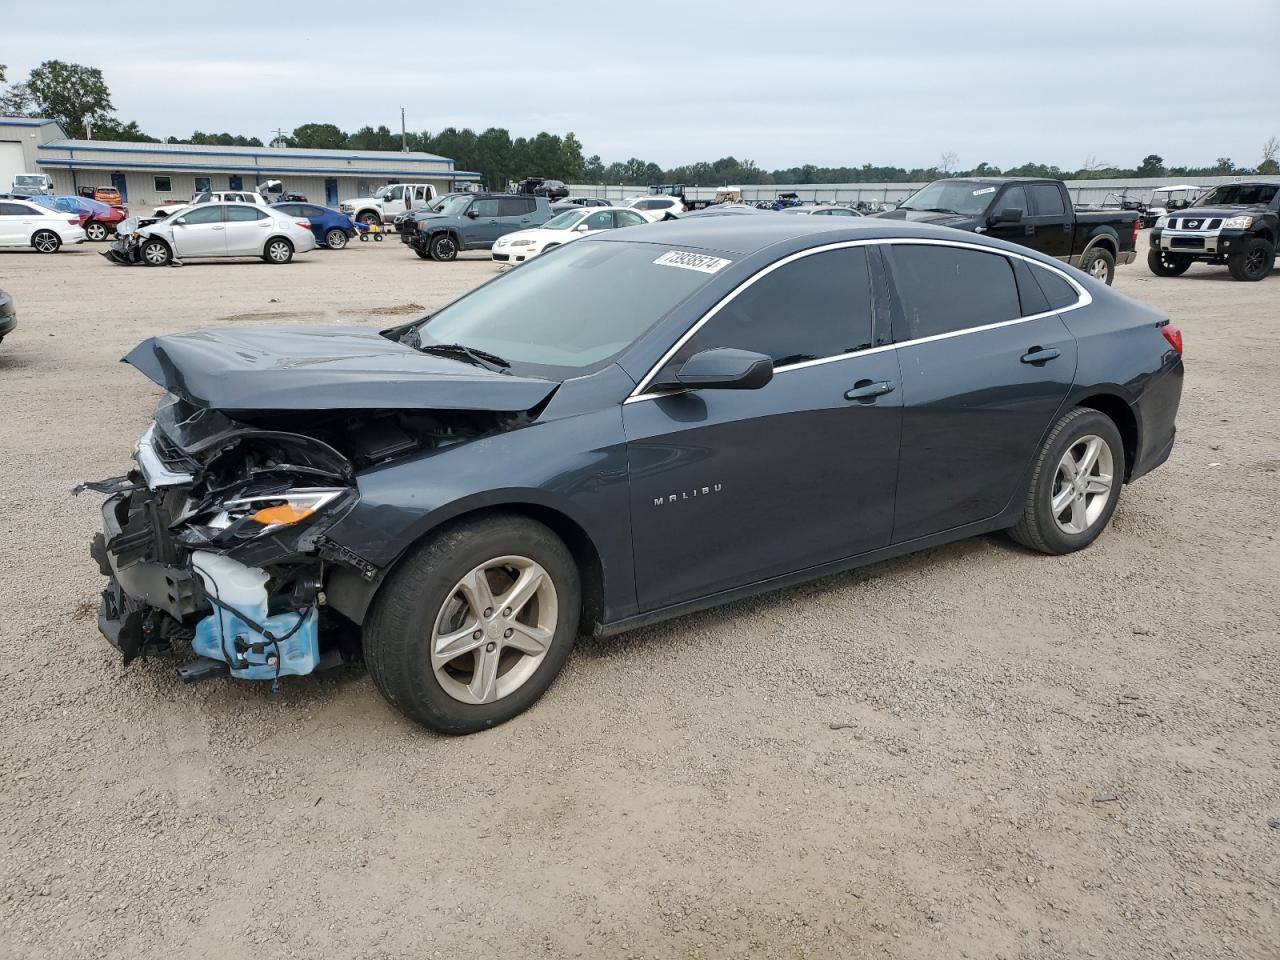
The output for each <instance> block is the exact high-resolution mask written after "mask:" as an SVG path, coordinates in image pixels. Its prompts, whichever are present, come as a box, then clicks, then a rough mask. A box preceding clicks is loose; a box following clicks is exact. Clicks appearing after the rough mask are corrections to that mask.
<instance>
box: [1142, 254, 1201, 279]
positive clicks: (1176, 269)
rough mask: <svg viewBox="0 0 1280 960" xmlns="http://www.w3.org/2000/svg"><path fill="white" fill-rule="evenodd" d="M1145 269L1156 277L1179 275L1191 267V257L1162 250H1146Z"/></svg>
mask: <svg viewBox="0 0 1280 960" xmlns="http://www.w3.org/2000/svg"><path fill="white" fill-rule="evenodd" d="M1147 269H1148V270H1150V271H1151V272H1152V273H1154V274H1155V275H1156V276H1157V277H1180V276H1182V275H1183V274H1184V273H1186V272H1187V271H1188V270H1189V269H1191V258H1190V257H1188V256H1186V255H1184V254H1179V253H1168V252H1166V251H1164V250H1148V251H1147Z"/></svg>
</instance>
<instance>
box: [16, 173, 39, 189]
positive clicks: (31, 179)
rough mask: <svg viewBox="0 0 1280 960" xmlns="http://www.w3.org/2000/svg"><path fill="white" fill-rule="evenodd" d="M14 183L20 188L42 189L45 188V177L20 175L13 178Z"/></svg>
mask: <svg viewBox="0 0 1280 960" xmlns="http://www.w3.org/2000/svg"><path fill="white" fill-rule="evenodd" d="M13 182H14V184H15V185H16V186H19V187H40V188H41V189H43V188H44V177H40V176H26V177H24V176H22V175H18V176H16V177H14V178H13Z"/></svg>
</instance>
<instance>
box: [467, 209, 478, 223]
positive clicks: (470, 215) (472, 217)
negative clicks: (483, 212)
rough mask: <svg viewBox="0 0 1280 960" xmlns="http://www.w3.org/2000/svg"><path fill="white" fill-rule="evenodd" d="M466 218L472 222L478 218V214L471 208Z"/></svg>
mask: <svg viewBox="0 0 1280 960" xmlns="http://www.w3.org/2000/svg"><path fill="white" fill-rule="evenodd" d="M467 216H468V217H470V218H471V219H472V220H474V219H475V218H476V217H478V216H480V214H478V213H476V211H475V208H474V207H472V208H471V209H470V210H468V211H467Z"/></svg>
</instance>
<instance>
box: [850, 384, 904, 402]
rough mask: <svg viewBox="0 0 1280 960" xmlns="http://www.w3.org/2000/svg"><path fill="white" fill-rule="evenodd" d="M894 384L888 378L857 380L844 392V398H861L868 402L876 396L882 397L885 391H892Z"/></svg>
mask: <svg viewBox="0 0 1280 960" xmlns="http://www.w3.org/2000/svg"><path fill="white" fill-rule="evenodd" d="M895 386H896V385H895V384H893V383H890V382H889V381H888V380H880V381H877V382H873V381H871V380H859V381H858V382H857V383H855V384H854V385H853V388H852V389H850V390H846V391H845V392H844V398H845V399H846V400H862V401H865V402H868V403H869V402H870V401H872V400H874V399H875V398H876V397H883V396H884V395H885V394H886V393H893V390H894V387H895Z"/></svg>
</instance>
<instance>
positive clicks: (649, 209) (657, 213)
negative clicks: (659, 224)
mask: <svg viewBox="0 0 1280 960" xmlns="http://www.w3.org/2000/svg"><path fill="white" fill-rule="evenodd" d="M624 206H627V207H630V208H631V209H632V210H642V211H644V212H645V213H646V214H648V215H649V216H651V217H652V218H653V219H655V220H672V219H674V218H676V217H678V216H680V214H682V213H688V212H689V208H688V207H686V206H685V205H684V202H683V201H682V200H681V199H680V198H679V197H636V198H635V199H634V200H628V201H627V202H626V203H625V204H624Z"/></svg>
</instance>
